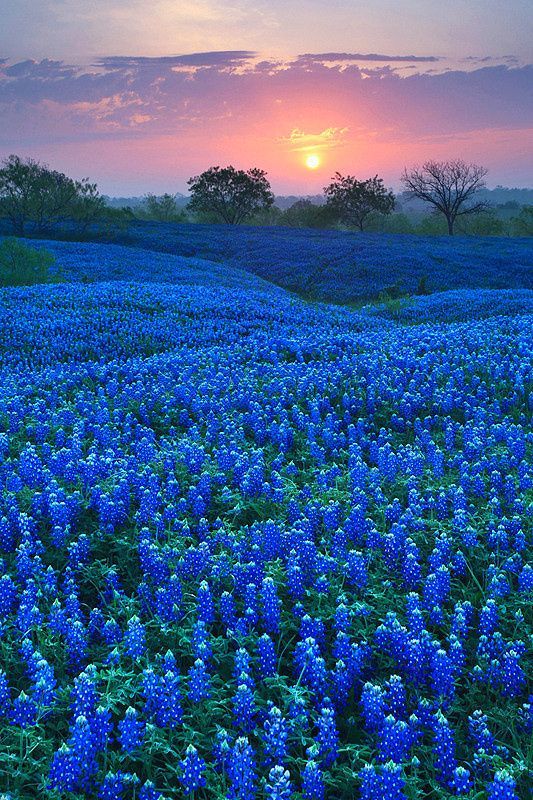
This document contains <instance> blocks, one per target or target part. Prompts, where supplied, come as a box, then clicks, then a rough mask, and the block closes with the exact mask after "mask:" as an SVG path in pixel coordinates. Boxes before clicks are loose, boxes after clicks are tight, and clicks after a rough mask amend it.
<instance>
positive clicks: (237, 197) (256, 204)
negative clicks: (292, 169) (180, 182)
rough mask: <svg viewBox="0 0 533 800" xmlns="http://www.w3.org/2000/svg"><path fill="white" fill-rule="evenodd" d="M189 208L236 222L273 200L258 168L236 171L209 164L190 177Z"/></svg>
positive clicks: (241, 220)
mask: <svg viewBox="0 0 533 800" xmlns="http://www.w3.org/2000/svg"><path fill="white" fill-rule="evenodd" d="M187 183H188V185H189V186H190V190H191V199H190V201H189V205H188V207H189V209H190V210H191V211H196V212H200V213H207V214H212V215H213V216H214V217H215V219H217V220H218V221H219V222H225V223H228V224H231V225H238V224H239V223H241V222H244V221H245V220H246V219H250V217H253V215H254V214H256V213H257V212H258V211H262V210H264V209H267V208H270V207H271V206H272V205H273V203H274V195H273V194H272V191H271V188H270V183H269V182H268V180H267V178H266V172H263V170H262V169H257V168H256V167H254V168H253V169H249V170H247V171H244V170H242V169H241V170H237V169H235V167H232V166H229V167H211V168H210V169H208V170H206V171H205V172H202V173H201V175H197V176H196V177H194V178H191V179H190V180H189V181H188V182H187Z"/></svg>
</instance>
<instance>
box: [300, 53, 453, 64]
mask: <svg viewBox="0 0 533 800" xmlns="http://www.w3.org/2000/svg"><path fill="white" fill-rule="evenodd" d="M298 58H299V59H300V60H302V61H323V62H325V63H327V62H331V61H390V62H391V63H392V62H396V61H398V62H402V61H408V62H410V63H414V62H420V63H424V62H432V61H440V60H441V58H440V56H387V55H383V54H381V53H304V54H303V55H300V56H298Z"/></svg>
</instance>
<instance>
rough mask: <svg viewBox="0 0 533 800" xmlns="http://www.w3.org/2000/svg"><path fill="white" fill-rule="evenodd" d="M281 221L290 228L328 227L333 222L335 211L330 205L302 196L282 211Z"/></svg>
mask: <svg viewBox="0 0 533 800" xmlns="http://www.w3.org/2000/svg"><path fill="white" fill-rule="evenodd" d="M281 221H282V224H284V225H288V226H289V227H290V228H329V227H331V226H332V225H333V224H334V222H335V213H334V212H333V209H332V208H331V207H330V206H327V205H317V203H313V202H311V200H307V199H306V198H305V199H304V198H302V199H301V200H297V201H296V202H295V203H293V204H292V206H289V208H288V209H287V210H286V211H284V213H283V217H282V220H281Z"/></svg>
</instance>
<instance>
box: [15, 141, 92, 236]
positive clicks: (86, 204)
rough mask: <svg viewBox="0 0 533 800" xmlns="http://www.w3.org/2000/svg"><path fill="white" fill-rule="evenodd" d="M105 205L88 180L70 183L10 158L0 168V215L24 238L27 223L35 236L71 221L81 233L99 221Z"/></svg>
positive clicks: (45, 169) (54, 173) (40, 166)
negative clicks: (74, 222) (60, 223)
mask: <svg viewBox="0 0 533 800" xmlns="http://www.w3.org/2000/svg"><path fill="white" fill-rule="evenodd" d="M104 209H105V202H104V200H103V198H102V197H101V196H100V194H99V192H98V188H97V186H96V184H95V183H90V182H89V179H88V178H83V179H82V180H80V181H76V180H73V179H72V178H69V177H68V176H67V175H64V174H63V173H62V172H58V171H57V170H51V169H50V168H49V167H48V166H47V165H46V164H41V163H40V162H38V161H34V160H33V159H31V158H29V159H26V160H24V159H22V158H20V156H17V155H11V156H9V157H8V158H6V159H5V160H4V161H3V162H2V167H1V168H0V214H2V215H3V216H5V217H7V218H8V219H9V220H10V222H11V225H12V227H13V232H14V233H15V234H17V235H18V236H24V235H25V234H26V232H27V228H28V225H29V224H30V223H31V224H32V225H33V227H34V229H35V230H36V231H37V232H38V233H43V232H45V231H48V230H50V229H51V228H53V226H54V225H56V224H57V223H59V222H62V221H64V220H67V219H73V220H75V221H76V222H78V223H79V224H80V226H81V228H82V230H86V228H87V227H88V226H89V225H90V224H91V223H92V222H94V221H96V220H97V219H99V218H100V217H101V216H102V214H103V212H104Z"/></svg>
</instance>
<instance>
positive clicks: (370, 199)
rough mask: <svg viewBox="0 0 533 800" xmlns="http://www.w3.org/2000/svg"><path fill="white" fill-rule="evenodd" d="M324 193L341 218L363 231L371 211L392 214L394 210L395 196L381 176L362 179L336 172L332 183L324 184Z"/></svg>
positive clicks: (329, 204)
mask: <svg viewBox="0 0 533 800" xmlns="http://www.w3.org/2000/svg"><path fill="white" fill-rule="evenodd" d="M324 194H325V196H326V203H327V205H328V206H329V207H330V208H331V209H332V210H333V211H334V212H335V213H336V215H337V217H338V218H339V220H340V221H341V222H344V223H345V224H346V225H355V226H357V227H358V228H359V230H361V231H362V230H364V227H365V223H366V222H367V220H368V218H369V217H370V215H371V214H390V213H391V211H392V210H393V209H394V195H393V193H392V191H391V190H390V189H386V188H385V184H384V183H383V179H382V178H379V177H378V176H377V175H374V177H373V178H367V180H365V181H360V180H358V179H357V178H354V177H353V176H352V175H345V176H344V175H341V174H340V172H336V173H335V175H334V176H333V180H332V182H331V183H330V184H329V186H325V187H324Z"/></svg>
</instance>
